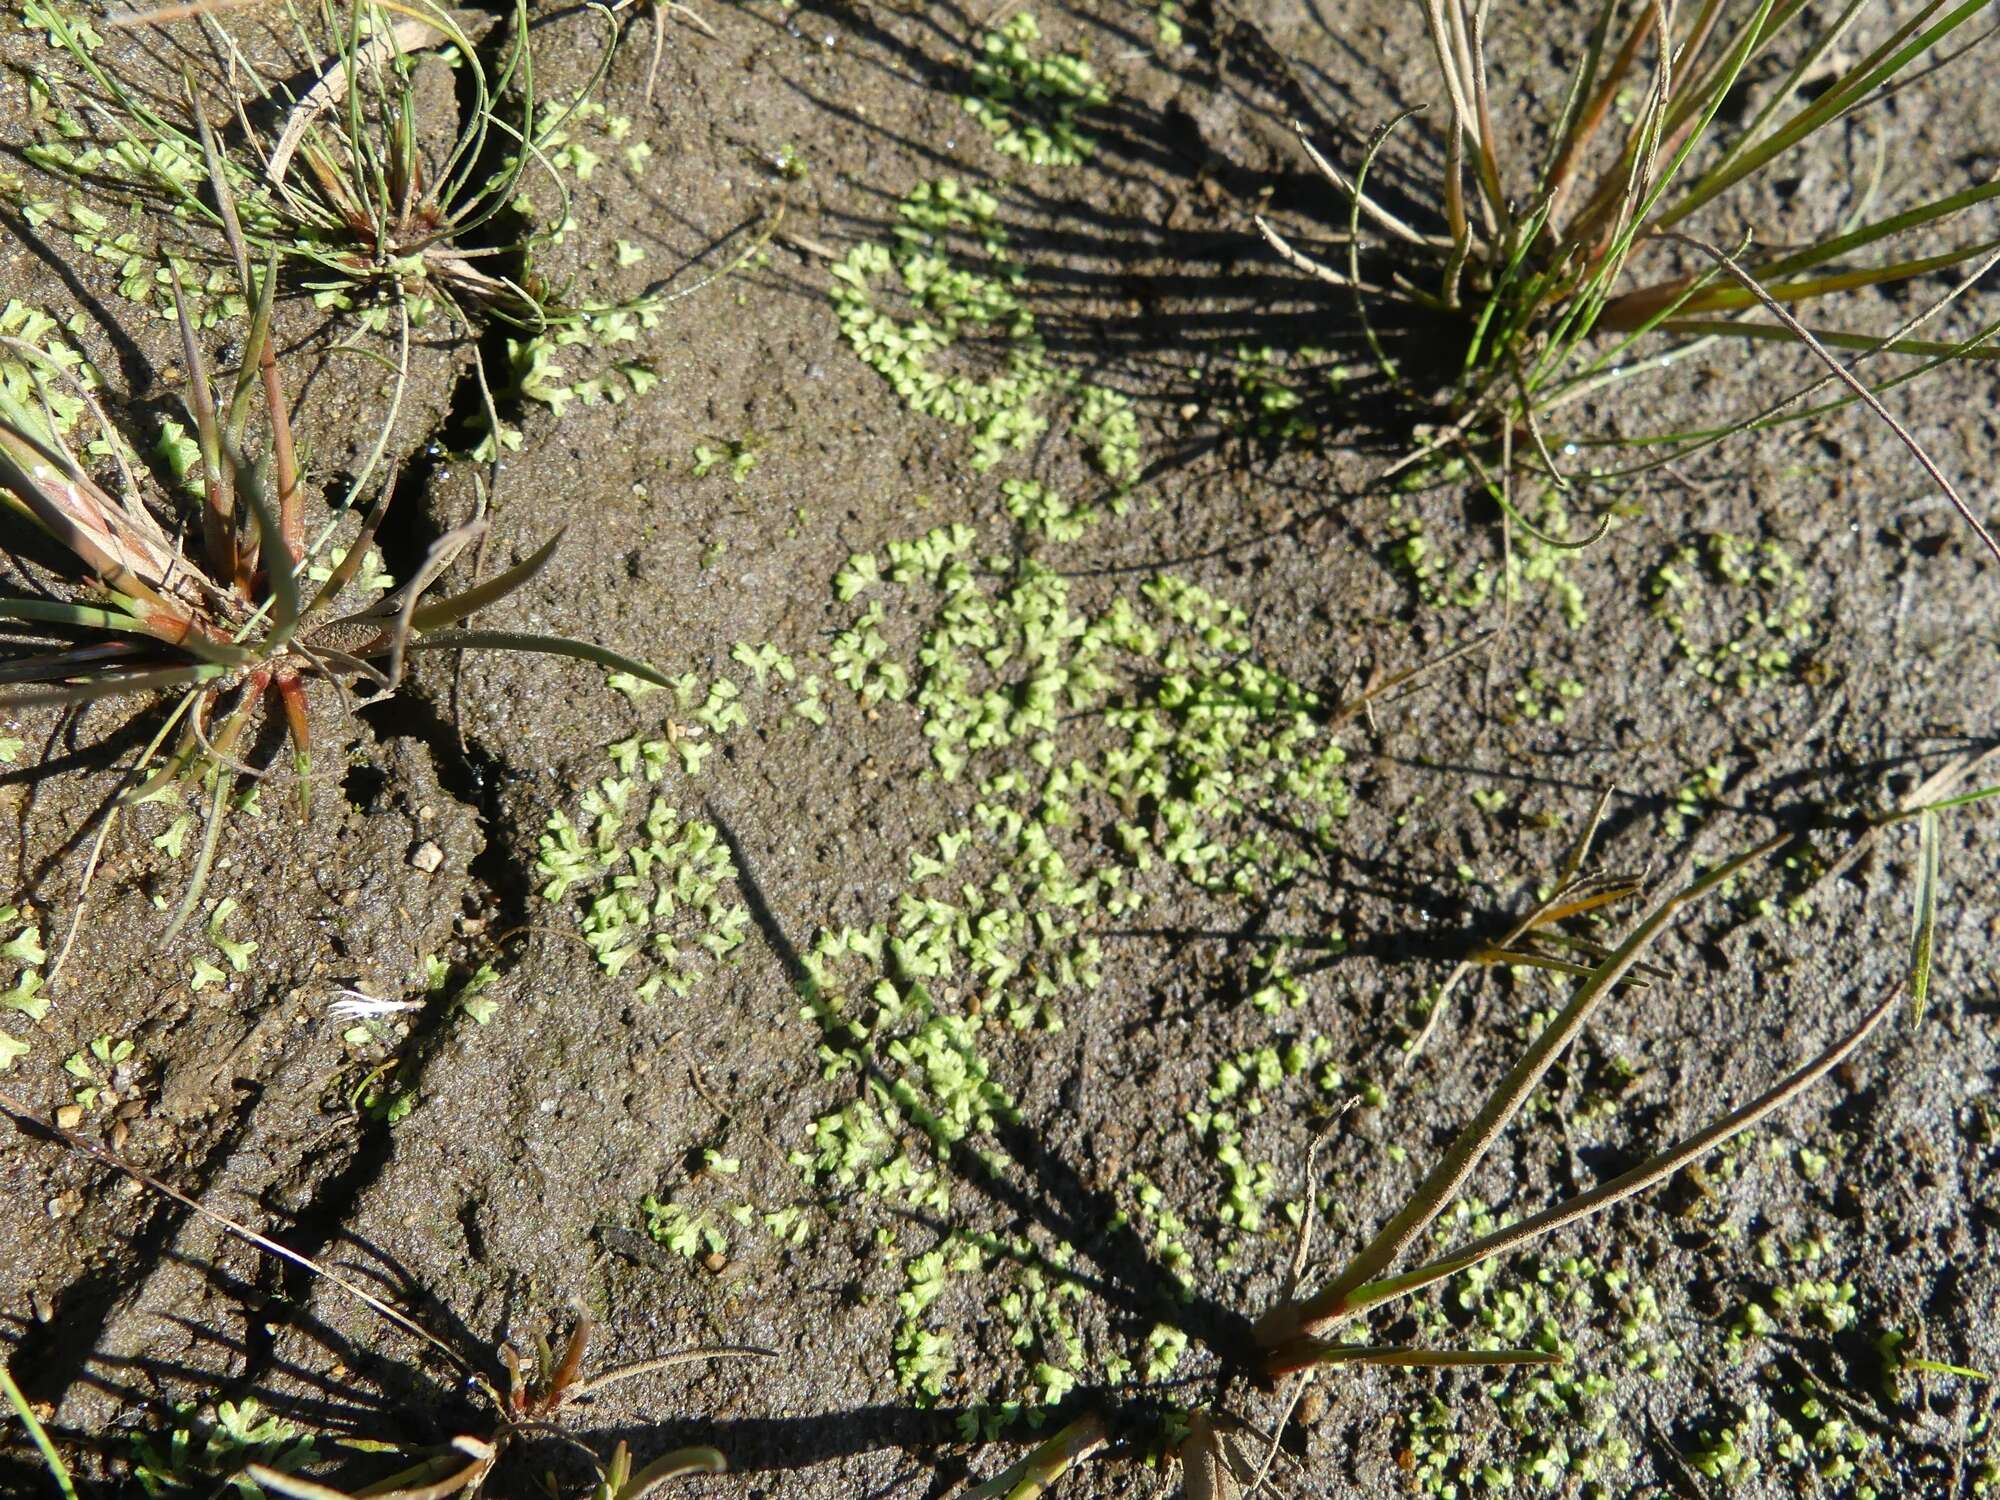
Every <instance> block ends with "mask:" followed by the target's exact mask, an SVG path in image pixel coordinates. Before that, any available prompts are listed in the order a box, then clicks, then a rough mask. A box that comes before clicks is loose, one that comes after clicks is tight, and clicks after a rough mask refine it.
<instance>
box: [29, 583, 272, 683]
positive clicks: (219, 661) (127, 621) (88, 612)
mask: <svg viewBox="0 0 2000 1500" xmlns="http://www.w3.org/2000/svg"><path fill="white" fill-rule="evenodd" d="M0 619H5V620H34V621H36V622H37V623H40V624H44V625H66V626H69V627H71V628H72V629H76V630H110V631H115V632H117V633H118V634H121V635H138V636H144V637H145V638H146V639H147V640H149V641H160V642H162V643H164V644H166V645H169V646H173V647H175V648H177V649H179V650H182V651H185V652H187V653H188V655H190V656H198V657H200V658H201V659H202V660H203V661H206V662H212V663H214V664H215V665H217V666H236V667H240V666H247V665H248V664H249V663H250V662H252V661H254V660H255V659H256V657H255V655H254V653H252V652H249V651H246V650H244V649H243V648H242V647H241V646H233V645H230V644H228V643H227V642H224V641H211V640H209V639H207V638H206V637H205V636H202V635H199V634H195V633H193V632H188V633H185V634H177V633H174V632H170V631H167V630H164V629H161V628H159V627H156V626H153V625H150V624H148V623H147V622H146V621H144V620H141V619H135V618H134V617H133V616H131V615H128V614H126V613H125V612H124V611H123V610H115V609H102V608H99V607H98V606H96V605H94V604H66V603H64V602H62V601H61V600H57V599H10V598H6V597H4V596H0Z"/></svg>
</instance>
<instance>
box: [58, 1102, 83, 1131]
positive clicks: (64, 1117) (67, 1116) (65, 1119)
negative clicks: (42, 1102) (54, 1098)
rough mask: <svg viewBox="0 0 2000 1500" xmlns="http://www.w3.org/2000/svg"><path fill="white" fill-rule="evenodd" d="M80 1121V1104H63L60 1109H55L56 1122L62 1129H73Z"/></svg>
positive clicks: (81, 1116)
mask: <svg viewBox="0 0 2000 1500" xmlns="http://www.w3.org/2000/svg"><path fill="white" fill-rule="evenodd" d="M82 1123H83V1106H82V1105H81V1104H65V1105H64V1106H63V1107H62V1108H61V1109H59V1110H57V1111H56V1124H58V1125H60V1126H61V1127H62V1128H63V1129H64V1130H74V1129H76V1127H77V1126H79V1125H81V1124H82Z"/></svg>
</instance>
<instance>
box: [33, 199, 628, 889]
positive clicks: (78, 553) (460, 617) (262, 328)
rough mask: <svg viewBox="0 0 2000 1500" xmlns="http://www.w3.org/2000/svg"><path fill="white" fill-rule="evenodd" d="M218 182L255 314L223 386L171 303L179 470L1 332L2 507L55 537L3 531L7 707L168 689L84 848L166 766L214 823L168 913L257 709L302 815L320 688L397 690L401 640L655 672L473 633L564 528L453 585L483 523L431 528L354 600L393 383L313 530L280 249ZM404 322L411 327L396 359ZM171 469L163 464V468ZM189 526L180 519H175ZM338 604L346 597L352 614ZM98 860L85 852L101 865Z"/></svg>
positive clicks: (556, 642) (154, 786)
mask: <svg viewBox="0 0 2000 1500" xmlns="http://www.w3.org/2000/svg"><path fill="white" fill-rule="evenodd" d="M217 195H218V196H217V201H218V202H219V203H220V204H221V205H222V206H223V208H224V210H225V211H226V212H227V213H228V217H229V219H230V222H231V225H232V228H231V242H232V244H233V245H234V246H235V248H236V251H237V253H238V256H239V261H238V264H239V271H240V275H241V277H242V288H243V295H244V297H245V300H246V302H247V303H248V304H249V305H250V306H251V307H252V312H251V315H250V318H249V326H248V329H247V330H245V331H244V332H243V335H242V360H241V364H240V366H239V367H238V368H237V370H236V371H235V373H234V375H233V377H231V378H229V379H227V380H225V381H223V382H221V383H219V384H218V383H216V382H214V381H212V379H211V375H210V372H209V366H208V361H207V358H206V356H205V354H204V351H203V348H202V344H201V341H200V339H199V338H198V337H197V335H196V332H195V329H194V327H193V325H192V321H191V319H190V318H189V317H188V316H187V314H186V311H185V309H184V308H183V309H182V312H181V317H180V334H181V350H182V355H183V357H184V359H185V362H186V370H187V376H188V390H187V395H186V406H187V413H188V418H189V422H190V424H191V427H192V431H193V438H192V440H191V442H192V448H193V451H192V452H191V453H187V452H183V453H182V454H181V457H182V460H183V462H184V463H185V465H186V469H187V473H186V476H185V483H183V482H181V481H178V480H175V479H174V477H173V476H172V474H171V473H170V472H168V473H164V474H155V473H154V472H153V471H152V470H150V469H149V468H148V467H147V466H146V465H145V464H144V463H142V462H141V461H140V460H139V459H138V457H137V455H136V454H135V453H134V452H133V451H132V445H131V444H129V443H128V442H127V441H126V440H125V438H124V436H123V435H122V433H121V431H120V429H119V427H118V426H117V425H116V424H114V423H113V422H112V421H111V420H110V419H109V418H108V417H107V415H106V414H105V412H104V410H103V408H102V407H101V406H100V405H99V404H98V402H97V400H96V398H95V396H93V395H92V394H91V392H90V391H89V390H88V389H87V388H86V387H85V385H84V384H83V382H82V381H81V380H80V379H78V378H77V377H76V376H75V375H74V373H71V371H70V369H69V366H68V365H66V364H65V363H64V362H61V361H59V360H57V359H55V358H53V357H51V356H50V355H48V354H47V353H45V352H44V351H42V350H41V349H39V348H37V347H36V346H35V345H34V344H32V343H29V342H27V341H25V340H20V339H14V338H9V339H7V340H6V341H5V344H4V348H5V351H6V353H7V354H8V355H10V356H12V361H13V363H15V365H16V370H17V377H18V378H16V379H14V380H12V381H8V382H0V502H4V503H5V504H6V505H7V506H8V507H9V508H11V510H12V511H13V512H15V513H16V514H17V515H18V516H19V517H20V518H22V519H25V520H26V521H27V522H30V523H32V526H33V528H34V529H35V530H36V531H39V532H40V533H41V534H42V536H43V537H44V538H45V539H46V540H48V541H53V542H54V543H56V544H57V546H56V548H55V549H54V559H53V561H51V560H50V559H49V555H48V554H49V552H50V549H49V548H47V547H46V546H36V545H34V541H35V539H34V538H33V537H32V536H30V537H25V538H20V539H17V540H15V541H14V542H12V543H11V544H10V546H9V560H10V562H11V563H12V564H13V570H14V573H15V577H16V579H17V580H19V581H20V582H21V583H25V584H26V585H27V586H28V587H27V589H25V590H24V589H21V588H19V587H18V586H17V588H16V590H14V591H10V592H8V593H6V594H4V595H0V620H4V621H6V622H8V623H9V624H10V625H11V627H12V628H11V630H10V631H9V632H8V635H9V636H10V639H6V640H4V641H0V684H7V685H9V687H10V690H9V691H8V692H7V693H6V696H5V698H4V700H0V701H4V704H5V706H6V707H9V708H21V707H27V706H31V705H36V704H58V705H63V706H66V707H81V706H83V705H86V704H89V703H92V702H95V701H97V700H101V699H109V698H125V697H132V696H141V695H157V696H160V697H162V698H163V699H164V701H165V703H166V704H167V705H168V706H167V707H166V709H165V711H164V713H163V715H162V718H161V722H160V723H159V725H158V727H157V729H156V731H155V732H154V733H153V735H152V737H151V739H150V741H149V742H148V743H147V744H146V746H145V748H144V749H143V751H142V752H141V753H140V755H139V756H138V759H137V761H136V763H135V764H134V765H132V766H131V767H130V768H129V769H128V770H127V772H126V774H125V777H124V782H123V784H122V786H121V790H120V792H119V793H118V794H117V795H116V796H115V797H114V798H113V799H112V801H111V802H110V803H109V804H108V809H107V812H106V815H105V818H104V822H103V825H102V827H101V829H100V831H99V834H98V841H97V845H96V848H97V849H101V848H102V844H103V838H104V837H105V835H106V834H108V832H109V829H110V826H111V823H112V821H113V819H114V818H115V815H116V813H117V811H118V810H119V809H120V808H122V807H125V806H129V805H131V804H133V803H136V802H139V801H142V800H144V799H146V798H148V797H150V796H152V795H154V794H156V793H159V792H162V791H166V790H169V789H170V788H171V786H172V785H173V784H174V783H175V782H177V781H179V782H191V783H194V784H196V785H198V786H199V787H201V788H202V789H204V790H205V791H206V793H207V797H208V821H207V825H206V831H205V834H204V838H203V842H202V846H201V853H200V856H199V858H198V860H197V863H196V866H195V871H194V876H193V879H192V880H191V882H190V885H189V889H188V892H187V896H186V898H185V899H184V900H183V902H182V904H181V908H180V912H179V915H178V917H177V918H176V925H178V923H179V922H181V921H184V920H185V919H186V918H187V916H188V915H189V914H190V913H191V912H192V911H193V909H194V906H195V904H196V902H197V901H198V899H199V897H200V894H201V891H202V889H203V886H204V883H205V879H206V875H207V872H208V870H209V868H210V864H211V862H212V859H213V855H214V852H215V846H216V839H217V836H218V832H219V829H220V826H221V821H222V813H223V809H224V805H225V797H226V795H227V793H228V791H229V789H230V787H231V786H232V785H233V784H234V783H235V782H236V781H237V779H238V778H241V777H249V778H253V779H261V778H263V777H264V776H265V775H266V774H267V773H268V770H269V767H268V766H257V765H254V764H252V763H251V761H250V760H249V759H247V758H246V755H254V754H255V753H256V747H257V745H258V744H259V742H260V739H261V733H260V726H261V725H262V724H263V723H264V722H265V717H264V710H265V709H266V708H267V707H271V708H275V710H276V713H277V716H278V718H277V721H278V722H280V723H282V725H283V730H284V734H285V735H286V736H287V737H288V738H289V740H290V744H291V749H292V759H293V763H294V766H295V769H296V773H297V778H298V803H299V808H300V812H301V815H302V816H309V815H310V808H311V802H310V791H311V773H312V746H313V735H312V719H313V714H312V705H311V699H312V693H311V691H310V689H311V687H312V685H313V684H315V683H322V684H326V685H327V686H328V687H329V688H330V689H331V690H332V691H333V692H334V693H335V694H337V695H338V697H339V699H340V701H341V703H342V705H343V706H344V707H345V706H351V700H350V695H349V693H348V688H347V685H346V684H348V683H350V682H356V683H365V684H366V685H367V686H368V687H369V688H371V689H372V690H374V691H375V692H376V693H390V692H394V691H395V690H396V688H397V687H398V686H399V685H400V684H401V682H402V680H403V676H404V667H405V663H406V661H407V659H408V658H409V656H410V654H411V653H413V652H419V651H434V650H446V651H467V650H502V651H525V652H546V653H552V654H554V655H558V656H565V657H569V658H572V659H574V660H577V661H583V662H589V663H593V664H596V665H599V666H603V667H606V668H609V669H611V670H613V671H620V672H629V673H631V674H633V675H635V676H638V677H641V678H644V679H646V680H648V681H652V682H656V683H662V684H664V679H663V678H662V677H660V675H659V674H658V673H657V672H655V671H654V670H653V669H652V668H651V667H648V666H646V665H645V664H644V663H641V662H636V661H633V660H631V659H629V658H627V657H624V656H621V655H619V654H618V653H616V652H613V651H609V650H606V649H605V648H603V647H601V646H595V645H591V644H589V643H587V642H583V641H576V640H570V639H567V638H564V637H559V636H548V635H538V634H530V633H523V632H516V631H507V630H484V629H469V628H466V627H464V625H463V624H462V622H463V621H465V620H466V618H467V617H468V616H470V615H472V614H473V613H475V612H476V611H479V610H481V609H484V608H487V607H488V606H491V605H493V604H496V603H498V602H499V601H501V600H503V599H505V598H506V597H507V596H508V595H509V594H512V593H513V592H515V591H516V590H517V589H519V588H521V587H522V586H523V585H524V584H526V583H527V582H528V581H529V580H530V579H532V578H533V577H534V576H535V575H536V574H537V573H539V572H540V571H541V570H542V569H543V568H544V567H545V566H546V565H547V564H548V562H549V560H550V558H551V557H552V556H553V554H554V551H555V548H556V544H557V540H558V539H555V538H552V539H551V540H550V541H549V542H548V543H546V544H545V545H544V546H542V547H541V548H540V549H539V550H538V551H536V552H535V553H534V554H533V555H532V556H530V557H528V558H527V559H525V560H524V561H522V562H520V563H518V564H516V565H515V566H513V567H511V568H508V569H506V570H505V571H503V572H501V573H498V574H496V575H495V576H493V577H491V578H489V579H486V580H485V581H483V582H480V583H476V584H474V585H473V586H471V587H469V588H466V589H464V590H462V591H460V592H457V593H449V594H447V593H444V592H443V591H441V590H438V589H436V588H434V587H433V585H434V584H436V582H437V580H438V579H439V578H440V577H441V576H442V575H443V573H444V572H445V571H446V569H447V568H449V567H450V566H451V564H452V562H453V561H454V560H455V559H456V558H457V557H458V556H459V554H460V553H461V552H463V551H464V549H465V548H466V547H467V546H468V545H469V544H470V543H471V542H472V541H473V540H474V539H476V538H477V537H478V536H479V535H480V534H481V533H482V532H483V530H484V525H485V523H484V520H483V518H482V517H477V516H475V517H474V518H473V519H472V520H471V521H469V522H468V523H466V524H465V525H462V526H459V527H457V528H455V529H453V530H451V531H449V532H447V533H446V534H445V535H444V536H442V537H440V538H439V539H438V540H437V541H436V542H435V543H434V544H433V545H432V546H431V548H430V549H429V551H428V552H427V554H426V555H425V557H424V558H423V560H422V561H421V563H420V564H419V565H418V567H417V568H416V570H415V572H414V574H413V575H412V576H411V577H409V578H408V579H407V580H405V581H403V582H402V583H401V585H400V586H397V587H393V588H390V589H388V590H387V591H386V592H381V593H379V594H378V595H377V596H375V597H372V598H364V600H363V601H361V602H358V603H357V602H356V601H354V599H353V595H354V594H355V593H362V594H364V595H365V594H366V590H365V589H360V588H357V587H356V581H357V576H358V575H359V574H361V572H362V568H363V565H364V562H365V561H366V560H368V559H369V557H370V556H371V550H372V544H373V541H374V538H375V536H376V533H377V531H378V529H379V528H380V526H381V524H382V521H383V518H384V516H385V515H386V513H387V511H388V508H389V505H390V502H391V500H392V498H393V497H394V495H395V492H396V475H395V473H394V468H393V465H390V466H388V471H387V472H386V473H385V472H384V467H385V466H384V464H383V453H384V450H385V448H386V445H387V442H388V434H389V431H390V428H391V427H392V425H393V423H394V420H395V411H396V407H397V406H398V405H399V404H400V393H401V388H402V386H401V381H400V379H399V380H398V382H397V385H396V387H395V391H396V394H397V399H396V400H393V401H392V402H391V403H390V405H389V409H388V412H387V414H386V416H385V419H384V421H383V423H382V425H381V429H380V431H379V433H378V435H377V438H376V442H375V446H374V451H373V453H372V454H371V455H370V456H369V459H368V461H367V462H366V463H365V464H364V465H363V466H362V469H361V472H360V473H359V474H357V475H356V476H355V478H354V479H353V481H352V483H350V484H349V485H348V486H346V492H345V494H344V495H341V496H340V497H339V499H338V500H337V501H336V502H335V503H334V504H332V505H329V506H326V507H325V510H326V515H325V517H324V520H323V521H322V522H321V523H320V524H319V525H318V526H317V527H316V528H309V527H308V521H307V511H308V484H307V475H306V473H305V471H304V468H303V466H302V464H301V460H300V455H299V450H298V447H297V445H296V444H295V442H294V439H293V432H292V411H291V408H290V405H289V403H288V400H287V396H286V392H285V380H284V375H283V372H282V370H281V368H280V365H279V361H278V358H277V354H276V342H275V339H274V336H273V331H272V308H273V300H274V294H275V289H276V285H277V280H278V277H277V270H276V265H275V257H271V258H269V259H267V261H266V263H265V265H264V267H263V268H262V270H261V272H260V271H258V270H255V269H253V268H252V266H251V264H250V263H249V261H248V259H247V255H246V254H245V246H244V242H243V239H242V238H241V236H240V235H239V234H238V233H236V231H235V230H234V227H233V224H234V215H233V208H232V205H231V200H230V197H229V194H228V192H227V188H226V184H223V183H221V182H220V180H218V187H217ZM407 334H408V325H407V323H405V325H404V335H405V337H404V342H403V367H404V368H405V369H406V368H407V360H408V341H407ZM23 391H25V392H26V393H27V395H26V398H25V399H24V398H23V396H22V395H21V394H19V392H23ZM86 413H87V414H88V415H89V416H90V417H92V418H94V423H95V427H96V430H97V436H96V438H95V439H94V441H92V442H91V443H90V444H89V445H88V446H87V447H86V450H85V454H84V455H83V456H79V454H78V453H77V451H76V449H75V447H73V446H72V443H71V441H70V440H69V438H68V437H66V436H65V433H66V432H74V431H75V430H76V429H77V428H78V427H79V426H80V425H81V422H82V418H83V416H84V415H85V414H86ZM99 455H102V461H101V462H100V463H99V465H98V467H99V469H100V470H109V471H110V473H105V474H102V476H100V473H98V472H93V470H92V468H91V466H90V465H88V464H86V463H85V462H84V457H93V458H96V457H97V456H99ZM162 467H163V468H164V469H168V470H170V469H171V467H172V466H171V464H168V463H165V462H164V461H163V464H162ZM113 474H115V478H113V477H112V475H113ZM371 476H373V477H375V478H376V483H375V493H374V497H373V500H372V503H371V504H370V505H369V506H368V508H367V511H366V514H365V518H364V519H363V520H362V522H361V524H360V528H359V534H358V535H356V536H355V537H354V538H353V539H352V540H351V541H350V542H349V543H348V544H347V545H346V546H345V547H344V548H336V547H334V545H333V543H334V538H335V537H336V535H337V534H338V533H339V532H340V530H341V529H342V526H343V520H344V518H347V517H349V516H351V514H352V513H354V512H355V511H356V510H357V509H358V508H359V502H360V500H361V497H362V495H363V494H364V492H365V490H366V489H367V487H368V485H369V483H370V481H371ZM147 481H151V482H150V483H148V482H147ZM190 505H191V507H192V508H193V509H194V510H195V511H196V515H195V516H193V517H192V518H185V517H183V516H182V515H181V512H182V511H183V510H184V509H186V508H189V506H190ZM182 519H187V520H189V521H190V523H191V524H189V525H187V526H186V527H185V528H183V526H182V525H180V524H178V523H179V521H180V520H182ZM183 529H185V530H187V531H190V532H192V533H194V534H195V536H196V537H198V545H195V546H192V547H184V546H183V544H182V532H183ZM316 573H317V574H318V576H317V577H315V574H316ZM344 601H345V602H347V603H351V604H354V607H352V608H343V607H342V605H343V602H344ZM95 858H96V853H95V850H94V851H93V855H92V865H93V868H94V865H95ZM87 883H88V876H87V875H86V885H87Z"/></svg>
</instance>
